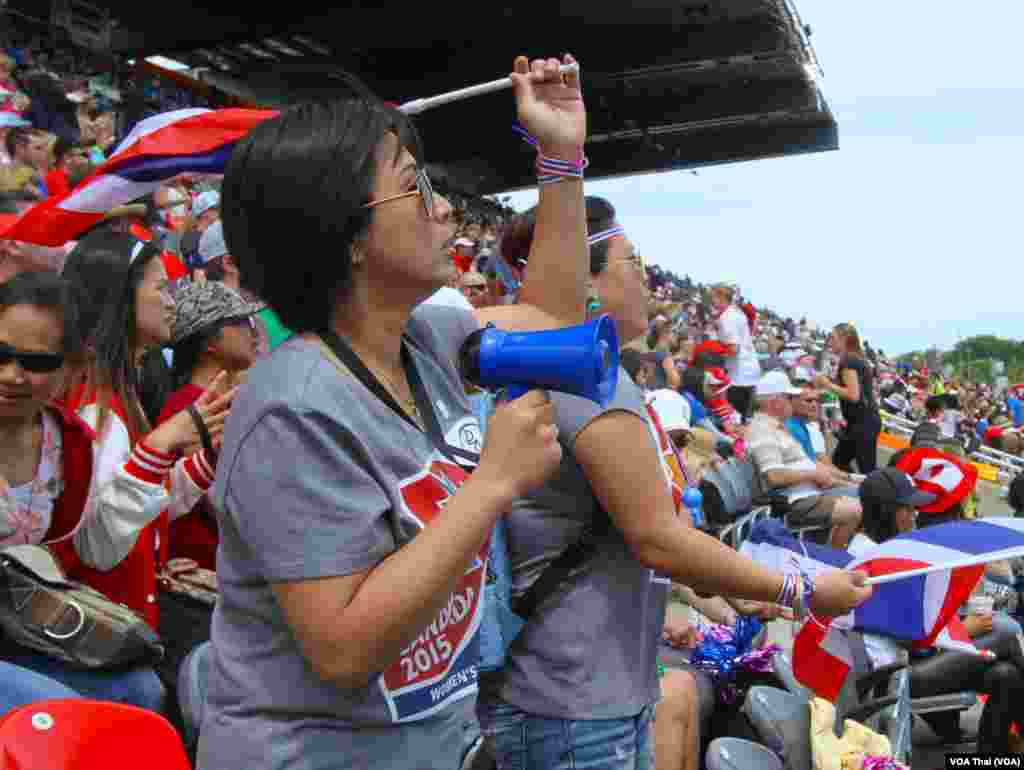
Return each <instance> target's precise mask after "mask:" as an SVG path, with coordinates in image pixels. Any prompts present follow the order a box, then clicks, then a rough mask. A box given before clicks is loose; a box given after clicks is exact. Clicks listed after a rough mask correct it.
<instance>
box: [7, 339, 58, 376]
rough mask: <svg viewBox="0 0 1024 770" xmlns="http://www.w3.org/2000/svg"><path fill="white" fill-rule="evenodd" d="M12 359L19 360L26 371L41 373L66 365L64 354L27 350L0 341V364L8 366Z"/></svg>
mask: <svg viewBox="0 0 1024 770" xmlns="http://www.w3.org/2000/svg"><path fill="white" fill-rule="evenodd" d="M11 361H17V362H18V366H20V367H21V368H22V369H24V370H25V371H26V372H34V373H36V374H40V373H44V372H55V371H57V370H58V369H60V368H61V367H62V366H63V365H64V354H63V353H31V352H25V351H23V350H18V349H17V348H13V347H11V346H10V345H8V344H7V343H5V342H0V366H6V365H7V364H9V363H10V362H11Z"/></svg>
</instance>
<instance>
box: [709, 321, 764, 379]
mask: <svg viewBox="0 0 1024 770" xmlns="http://www.w3.org/2000/svg"><path fill="white" fill-rule="evenodd" d="M718 339H719V341H720V342H724V343H725V344H727V345H735V346H736V355H735V356H734V357H733V358H730V359H728V360H727V361H726V362H725V368H726V371H728V372H729V377H730V378H731V379H732V382H733V384H734V385H739V386H740V387H751V386H753V385H757V381H758V380H760V379H761V364H760V363H759V362H758V360H757V351H756V350H754V341H753V339H751V337H750V325H749V324H748V322H747V317H746V316H745V315H743V311H742V310H740V309H739V308H738V307H736V306H735V305H730V306H729V307H728V308H726V310H725V312H724V313H722V315H721V317H720V318H719V319H718Z"/></svg>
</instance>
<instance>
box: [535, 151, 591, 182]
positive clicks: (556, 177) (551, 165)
mask: <svg viewBox="0 0 1024 770" xmlns="http://www.w3.org/2000/svg"><path fill="white" fill-rule="evenodd" d="M588 165H590V161H589V160H587V159H586V158H585V157H583V156H582V154H581V157H580V160H578V161H571V160H558V159H556V158H549V157H547V156H545V155H543V154H541V153H539V152H538V154H537V182H538V184H541V185H546V184H553V183H555V182H561V181H562V180H563V179H582V178H583V170H584V169H585V168H586V167H587V166H588Z"/></svg>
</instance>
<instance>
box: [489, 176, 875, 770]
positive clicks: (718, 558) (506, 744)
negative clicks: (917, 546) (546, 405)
mask: <svg viewBox="0 0 1024 770" xmlns="http://www.w3.org/2000/svg"><path fill="white" fill-rule="evenodd" d="M584 203H585V208H586V217H587V232H588V237H587V246H588V256H589V265H588V267H589V270H588V273H589V292H588V293H589V296H590V300H589V301H588V312H590V313H591V314H601V315H606V316H607V317H608V318H610V319H611V320H612V321H613V322H614V323H615V324H616V329H617V333H618V336H619V338H620V339H622V340H632V339H636V338H637V337H640V336H641V335H643V334H644V332H645V331H646V330H647V317H646V307H647V293H648V292H647V286H646V280H647V277H646V266H645V264H644V261H643V258H642V257H640V256H639V254H638V253H637V248H636V246H635V244H634V243H633V241H632V240H631V238H630V237H629V233H628V231H627V230H626V228H625V227H624V226H623V225H622V224H621V223H620V222H619V221H618V219H617V214H616V210H615V208H614V206H613V205H612V204H611V202H609V201H608V200H606V199H604V198H599V197H597V196H589V195H588V196H586V198H585V199H584ZM541 224H542V220H541V211H540V209H539V208H538V209H531V210H530V211H527V212H525V213H524V214H522V215H521V216H519V217H518V218H517V219H516V220H515V221H514V222H513V223H512V224H511V226H510V227H509V228H508V229H507V230H506V231H505V234H504V236H503V238H502V244H501V253H502V255H503V256H505V257H506V258H508V259H510V260H512V261H515V262H518V261H523V262H525V263H526V265H527V274H528V275H530V274H533V273H534V271H535V269H536V268H535V263H534V259H533V256H532V254H533V250H534V248H535V243H536V240H537V239H538V238H539V237H540V234H541ZM722 376H723V377H725V373H724V372H722ZM551 401H552V403H553V405H554V418H555V424H556V425H557V427H558V431H559V436H560V437H561V438H560V441H561V443H562V449H563V452H564V456H565V460H564V461H563V462H562V464H561V466H560V467H559V470H558V472H557V473H555V474H554V475H553V476H552V478H551V479H550V480H549V481H547V483H545V484H544V485H539V486H538V487H537V488H535V489H533V490H531V491H529V492H528V493H527V494H525V495H523V496H522V497H521V498H520V499H519V500H517V501H516V503H515V505H514V506H513V508H512V510H511V512H510V513H509V515H508V516H507V517H506V519H505V523H506V527H507V531H508V542H509V561H510V562H511V572H512V593H513V597H514V599H515V600H516V601H517V602H518V603H519V605H518V606H521V603H522V602H523V601H528V600H527V599H524V597H528V596H530V594H531V593H533V594H534V595H536V593H535V591H536V589H535V587H536V586H539V585H540V586H543V585H544V582H543V581H544V577H543V575H544V574H545V572H546V571H547V570H548V568H549V567H550V565H551V564H552V563H554V562H555V561H556V559H559V558H560V554H562V553H566V552H567V551H570V550H571V549H573V548H575V547H577V545H578V544H581V543H587V542H588V541H589V542H591V543H592V544H593V546H592V552H591V555H590V556H589V557H588V558H587V559H586V560H585V561H584V562H583V563H582V564H581V565H578V566H577V567H576V568H574V569H573V570H572V571H571V573H570V574H569V575H567V576H565V577H564V578H563V579H562V580H561V581H560V582H559V583H558V585H557V587H555V588H553V589H551V590H550V592H549V593H548V594H546V595H545V596H544V598H542V599H537V601H536V605H535V606H536V611H535V612H534V613H532V615H531V616H530V617H529V618H528V619H527V622H526V624H525V626H524V627H523V629H522V631H521V633H520V635H519V636H517V637H516V639H515V641H514V642H513V644H512V645H511V646H510V647H509V651H508V662H507V663H506V665H504V666H503V667H502V668H501V669H500V670H499V671H496V672H493V673H488V674H486V675H484V676H482V677H481V697H480V704H479V706H478V709H477V713H478V714H479V717H480V723H481V727H482V728H483V730H484V733H485V734H486V736H487V740H488V748H489V749H490V750H491V751H492V752H494V754H495V755H496V757H497V760H498V766H499V767H503V768H504V767H509V768H518V769H519V770H547V769H548V768H555V767H573V766H575V767H580V766H584V765H586V766H588V767H592V768H595V770H598V769H600V770H625V769H626V768H631V769H632V770H649V768H651V767H653V758H652V748H653V747H652V743H651V740H650V738H649V729H648V728H649V726H650V725H651V723H652V720H656V719H662V718H664V719H665V720H666V721H668V719H669V717H670V716H671V714H670V712H669V711H668V710H666V711H665V712H664V713H662V712H661V711H658V712H657V713H656V712H655V704H657V703H658V701H659V699H660V697H661V691H660V689H659V683H658V676H657V673H656V672H657V662H658V652H659V644H660V642H661V640H662V634H663V631H664V630H665V614H666V613H665V610H666V601H667V595H668V588H669V584H670V582H671V581H675V582H678V583H681V584H684V585H689V586H691V587H693V588H694V589H695V590H698V591H701V592H707V593H710V594H720V595H725V596H730V597H738V598H742V599H750V600H754V601H760V602H765V603H777V604H782V605H786V606H788V607H790V608H795V609H796V610H797V613H798V614H802V612H803V609H804V608H807V609H810V608H811V606H812V605H813V607H814V609H815V611H819V610H820V611H822V612H827V613H828V612H835V611H836V610H837V609H838V610H840V612H839V613H838V614H844V613H846V612H848V611H849V610H851V609H853V608H854V607H855V606H857V605H858V604H860V603H861V602H862V601H863V600H864V599H866V598H867V597H868V596H869V595H870V591H869V590H868V589H866V588H863V587H861V585H860V583H861V582H862V581H863V579H864V578H865V577H866V576H865V575H863V574H860V573H850V572H843V571H839V570H834V571H832V572H830V573H824V574H821V575H819V576H818V577H817V578H816V582H814V583H812V581H811V580H810V579H809V577H808V576H806V575H799V574H795V573H793V574H786V575H784V574H781V573H780V572H776V571H774V570H769V569H765V568H762V567H760V566H759V565H757V564H755V563H754V562H752V561H750V560H749V559H747V558H745V557H743V556H741V555H740V554H738V553H736V551H735V550H733V549H732V548H729V547H728V546H726V545H724V544H723V543H721V542H720V541H719V540H717V539H716V538H714V537H711V536H709V535H707V534H705V533H703V532H701V531H699V530H697V529H695V528H694V527H693V526H692V524H691V518H690V515H689V514H688V513H687V511H686V510H685V507H684V499H686V498H685V493H686V492H687V491H688V487H689V486H690V484H689V482H688V481H687V471H686V469H685V467H684V464H683V462H682V460H681V458H680V457H679V456H678V454H677V453H676V451H675V445H674V444H673V443H672V440H671V438H670V436H669V435H668V431H670V430H672V429H673V428H677V427H678V423H676V424H667V425H663V424H662V422H661V417H660V416H659V414H658V410H657V409H656V408H654V407H653V406H652V405H648V404H646V403H645V399H644V395H643V392H642V391H641V390H640V388H639V387H638V386H637V385H636V384H635V383H634V382H633V381H632V380H631V379H630V378H629V376H628V375H627V373H626V372H625V370H622V371H621V372H620V375H619V382H618V387H617V391H616V393H615V396H614V398H613V399H612V401H611V402H610V403H609V404H608V405H607V406H605V407H602V406H600V405H598V404H595V403H593V402H592V401H589V400H587V399H583V398H579V397H577V396H573V395H568V394H565V393H551ZM826 607H828V608H830V609H828V610H826V609H825V608H826ZM670 635H671V634H670ZM689 691H692V690H689ZM658 709H660V706H658ZM677 713H678V711H677ZM660 727H665V725H664V724H662V725H660ZM670 729H671V728H670ZM691 737H692V735H691ZM657 742H658V743H659V744H660V747H661V749H662V755H660V756H658V757H657V762H658V766H659V767H661V766H662V765H665V766H667V767H673V766H675V767H678V766H679V765H680V761H681V759H682V757H681V756H679V755H680V752H682V753H683V755H686V753H687V751H686V750H687V749H689V747H687V746H680V744H679V743H678V742H676V743H675V744H672V743H666V742H664V741H660V740H659V741H657ZM669 747H671V749H670V748H669ZM669 750H671V751H672V752H673V753H674V754H675V755H676V756H671V754H670V755H669V756H666V755H665V754H666V752H667V751H669ZM689 751H691V752H692V749H689Z"/></svg>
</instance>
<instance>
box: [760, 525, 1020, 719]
mask: <svg viewBox="0 0 1024 770" xmlns="http://www.w3.org/2000/svg"><path fill="white" fill-rule="evenodd" d="M741 551H742V552H743V553H744V554H746V555H747V556H748V557H750V558H751V559H753V560H755V561H757V562H759V563H760V564H763V565H765V566H767V567H770V568H773V569H776V570H780V571H784V570H787V569H792V567H793V565H794V562H795V563H797V564H799V566H800V567H801V568H802V569H803V570H805V571H806V572H807V573H808V574H810V575H811V576H814V575H815V574H818V573H821V572H824V571H827V570H831V569H848V570H860V571H862V572H866V573H867V574H868V575H869V576H871V577H875V576H878V575H888V574H892V573H896V572H906V571H908V570H914V569H921V568H925V567H932V566H938V565H942V564H952V563H954V562H959V561H963V560H964V559H965V558H968V557H978V559H979V563H978V564H974V565H972V566H967V567H958V568H955V569H949V570H939V571H936V572H931V573H929V574H926V575H917V576H915V577H908V578H903V579H900V580H894V581H892V582H889V583H882V584H879V585H875V586H874V593H873V594H872V596H871V598H870V599H868V600H867V601H866V602H864V604H862V605H861V606H860V607H858V608H857V609H855V610H854V611H853V612H851V613H849V614H847V615H844V616H842V617H838V618H831V619H830V618H821V617H818V618H816V619H815V618H808V619H807V620H806V621H805V622H804V624H803V626H802V628H801V629H800V631H799V633H798V634H797V636H796V638H795V639H794V642H793V673H794V675H795V676H796V678H797V679H798V680H799V681H800V682H801V683H802V684H803V685H804V686H806V687H808V688H810V689H812V690H814V691H815V693H817V694H818V695H819V696H820V697H822V698H826V699H827V700H831V701H834V700H835V698H836V696H837V695H838V694H839V691H840V689H841V688H842V686H843V682H844V681H845V679H846V676H847V674H848V673H849V671H850V669H851V668H852V666H853V656H852V654H851V652H850V648H849V643H848V641H847V637H846V633H845V632H847V631H856V632H860V633H867V634H875V635H877V636H884V637H888V638H890V639H896V640H900V641H905V642H911V643H912V646H913V647H915V648H927V647H941V648H944V649H951V650H956V651H958V652H971V653H974V654H978V655H988V654H989V653H987V652H985V651H983V650H978V649H977V648H976V647H975V646H974V643H973V642H971V640H970V638H969V637H968V635H967V632H966V630H965V629H964V627H963V624H962V623H961V622H960V620H959V618H958V616H957V611H958V610H959V609H960V607H961V605H963V604H964V603H965V602H966V601H967V598H968V597H969V596H970V595H971V593H972V592H973V591H974V589H975V587H976V586H977V584H978V581H979V580H980V579H981V576H982V574H983V572H984V569H985V567H984V563H985V562H990V561H997V560H1000V559H1009V558H1014V557H1017V556H1022V555H1024V519H1015V518H986V519H975V520H971V521H955V522H950V523H947V524H939V525H936V526H932V527H925V528H923V529H920V530H916V531H913V532H908V533H906V534H903V535H899V536H897V537H894V538H891V539H890V540H887V541H886V542H884V543H881V544H880V545H877V546H875V547H873V548H872V549H870V550H869V551H868V552H866V553H864V554H863V555H861V556H859V557H857V556H854V555H853V554H850V553H848V552H847V551H839V550H836V549H834V548H828V547H826V546H820V545H816V544H814V543H807V542H804V541H801V540H797V539H796V538H795V537H793V535H791V534H790V533H789V531H788V530H787V529H786V528H785V526H783V524H782V523H781V522H779V521H774V520H773V521H764V522H759V523H758V524H757V525H755V526H754V528H753V530H752V532H751V535H750V538H749V539H748V540H747V541H746V542H745V543H744V544H743V546H742V547H741Z"/></svg>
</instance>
